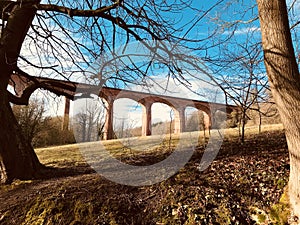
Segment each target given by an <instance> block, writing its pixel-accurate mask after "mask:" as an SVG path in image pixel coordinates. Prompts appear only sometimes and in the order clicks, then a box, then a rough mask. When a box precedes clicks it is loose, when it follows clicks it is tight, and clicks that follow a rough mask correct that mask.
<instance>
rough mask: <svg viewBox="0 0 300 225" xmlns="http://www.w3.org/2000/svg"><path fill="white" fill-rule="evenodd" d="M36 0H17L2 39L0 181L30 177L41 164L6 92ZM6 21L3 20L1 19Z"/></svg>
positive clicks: (0, 45) (32, 16) (0, 69)
mask: <svg viewBox="0 0 300 225" xmlns="http://www.w3.org/2000/svg"><path fill="white" fill-rule="evenodd" d="M37 2H39V1H38V0H37V1H36V2H34V1H31V0H22V2H21V1H17V2H16V3H15V5H14V7H13V9H12V10H11V12H10V13H9V17H8V20H7V22H6V25H5V27H4V29H3V31H2V33H1V39H0V106H1V107H0V124H1V129H0V182H1V183H7V182H11V181H12V180H13V179H15V178H18V179H31V178H34V177H36V176H37V173H38V171H39V170H40V169H41V168H42V165H41V164H40V163H39V160H38V158H37V156H36V154H35V152H34V150H33V148H32V147H31V144H30V143H29V142H28V141H26V140H25V139H24V137H23V135H22V133H21V129H20V127H19V125H18V123H17V120H16V118H15V116H14V114H13V112H12V109H11V106H10V103H9V99H8V94H7V93H8V92H7V85H8V81H9V78H10V75H11V74H12V73H13V70H14V68H15V67H16V64H17V59H18V56H19V53H20V49H21V46H22V44H23V41H24V38H25V36H26V34H27V32H28V29H29V27H30V25H31V23H32V20H33V18H34V15H35V13H36V9H35V8H34V7H33V4H34V3H37ZM2 23H4V21H2Z"/></svg>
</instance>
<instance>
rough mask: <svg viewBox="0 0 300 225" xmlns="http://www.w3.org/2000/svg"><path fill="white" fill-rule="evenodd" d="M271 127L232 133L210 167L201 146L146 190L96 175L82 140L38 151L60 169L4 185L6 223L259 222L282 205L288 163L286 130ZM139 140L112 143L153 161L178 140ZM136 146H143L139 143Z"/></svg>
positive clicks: (125, 154) (129, 158) (124, 155)
mask: <svg viewBox="0 0 300 225" xmlns="http://www.w3.org/2000/svg"><path fill="white" fill-rule="evenodd" d="M255 129H256V128H255ZM264 129H265V131H264V132H263V133H262V134H260V135H256V134H255V133H256V131H255V130H254V129H250V128H249V129H248V136H247V141H246V142H245V143H243V144H242V143H240V142H239V141H238V137H237V135H236V133H237V131H236V130H227V132H226V138H225V140H224V142H223V145H222V148H221V150H220V152H219V155H218V157H217V158H216V160H215V161H214V162H213V163H212V164H211V166H210V167H209V168H208V169H207V170H205V171H203V172H200V171H199V170H198V169H197V166H198V165H199V162H200V158H201V156H202V153H203V147H202V146H203V145H199V147H198V148H197V149H196V151H195V153H194V155H193V157H192V159H191V160H190V162H189V163H188V164H187V165H186V166H185V167H184V168H183V169H181V170H180V171H179V172H178V173H177V174H175V175H174V176H172V177H171V178H169V179H168V180H166V181H164V182H161V183H158V184H155V185H151V186H144V187H130V186H124V185H119V184H115V183H113V182H110V181H108V180H107V179H105V178H103V177H101V176H100V175H98V174H97V173H94V172H93V170H92V169H91V168H90V167H89V165H88V164H87V163H86V162H85V160H84V158H83V157H82V155H81V153H80V151H79V148H78V145H68V146H61V147H52V148H47V149H37V150H36V152H37V154H38V156H39V158H40V160H41V161H42V162H43V163H44V164H45V165H47V166H53V167H56V168H60V170H57V169H56V170H49V171H48V174H45V177H52V178H45V179H44V180H34V181H15V182H14V183H13V184H12V185H5V186H1V187H0V202H1V204H0V223H1V224H238V223H239V224H254V223H255V221H254V220H253V219H254V218H256V219H257V218H259V219H260V220H261V221H262V220H267V219H268V218H267V216H265V217H263V216H260V215H261V214H263V215H264V212H268V211H269V209H270V206H271V205H273V204H274V203H276V202H278V200H279V198H280V196H281V194H282V192H283V187H284V186H285V185H286V183H287V179H288V172H289V166H288V153H287V147H286V142H285V138H284V134H283V131H282V128H281V127H280V126H271V127H268V128H266V127H265V128H264ZM203 140H204V139H203V137H202V138H200V139H199V142H200V143H201V142H203ZM128 141H129V140H126V141H124V142H123V144H124V143H127V144H128ZM131 143H132V142H131ZM139 143H142V144H141V146H143V148H144V150H143V151H133V150H132V149H129V148H128V146H126V145H127V144H125V146H121V145H120V142H119V141H109V142H107V143H106V147H107V148H108V146H109V148H110V151H111V153H112V154H113V155H114V156H116V157H117V158H119V159H120V160H123V161H125V162H129V163H132V164H138V165H146V164H149V163H150V162H151V163H153V162H156V161H159V160H161V159H163V158H165V157H166V156H167V155H168V154H170V152H169V144H171V146H172V145H175V144H176V138H173V140H172V141H171V142H170V140H169V139H168V138H167V139H166V140H165V142H163V143H162V144H161V145H160V146H155V145H153V144H151V143H153V141H147V140H140V142H139ZM90 145H95V143H92V144H90ZM120 146H121V148H120ZM79 147H80V146H79ZM120 149H121V150H120ZM135 149H139V150H140V148H139V146H138V145H137V146H136V147H135ZM53 177H54V178H53ZM257 212H260V213H257ZM254 214H259V215H258V216H257V215H256V216H253V215H254Z"/></svg>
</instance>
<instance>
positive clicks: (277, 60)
mask: <svg viewBox="0 0 300 225" xmlns="http://www.w3.org/2000/svg"><path fill="white" fill-rule="evenodd" d="M257 3H258V10H259V19H260V24H261V33H262V44H263V49H264V61H265V66H266V70H267V74H268V78H269V82H270V87H271V90H272V94H273V96H274V100H275V103H276V104H277V107H278V111H279V114H280V116H281V120H282V123H283V125H284V127H285V133H286V139H287V143H288V149H289V156H290V168H291V169H290V177H289V196H290V203H291V207H292V210H293V211H294V213H295V215H296V216H297V217H298V218H300V75H299V71H298V65H297V63H296V58H295V54H294V49H293V43H292V39H291V33H290V28H289V22H288V14H287V8H286V2H285V0H272V1H270V0H257Z"/></svg>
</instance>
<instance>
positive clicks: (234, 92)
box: [217, 30, 268, 142]
mask: <svg viewBox="0 0 300 225" xmlns="http://www.w3.org/2000/svg"><path fill="white" fill-rule="evenodd" d="M255 33H257V32H256V31H253V30H249V31H248V33H245V35H244V36H245V37H244V41H243V42H242V43H241V41H237V40H235V39H234V38H232V40H230V42H231V43H230V44H227V45H225V46H224V47H221V48H222V49H221V54H220V55H221V57H220V58H219V62H218V67H217V70H218V72H219V73H220V77H221V78H219V82H220V85H221V86H222V87H223V88H224V90H225V92H226V95H227V97H228V99H230V100H231V101H232V102H234V103H235V104H236V105H237V106H239V116H238V118H239V125H240V139H241V141H242V142H244V139H245V125H246V123H247V120H248V119H250V112H251V110H254V109H255V110H259V108H257V107H256V106H257V103H258V102H266V101H267V98H266V91H267V90H268V80H267V79H266V77H265V76H264V73H263V72H264V68H263V58H262V50H261V45H260V42H259V40H258V39H257V38H254V36H255ZM232 46H235V47H236V48H232Z"/></svg>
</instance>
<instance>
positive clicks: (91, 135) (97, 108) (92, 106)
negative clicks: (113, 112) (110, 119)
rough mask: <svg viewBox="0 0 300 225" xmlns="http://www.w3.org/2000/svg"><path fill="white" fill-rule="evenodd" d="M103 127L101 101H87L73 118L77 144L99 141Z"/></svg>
mask: <svg viewBox="0 0 300 225" xmlns="http://www.w3.org/2000/svg"><path fill="white" fill-rule="evenodd" d="M103 127H104V106H103V104H102V102H101V101H97V102H95V101H91V100H90V101H88V102H87V105H86V106H85V107H83V108H82V109H81V110H80V112H79V113H77V114H76V115H75V116H74V118H73V126H72V128H73V130H74V133H75V137H76V140H77V141H78V142H90V141H97V140H99V139H100V136H101V133H102V131H103Z"/></svg>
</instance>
